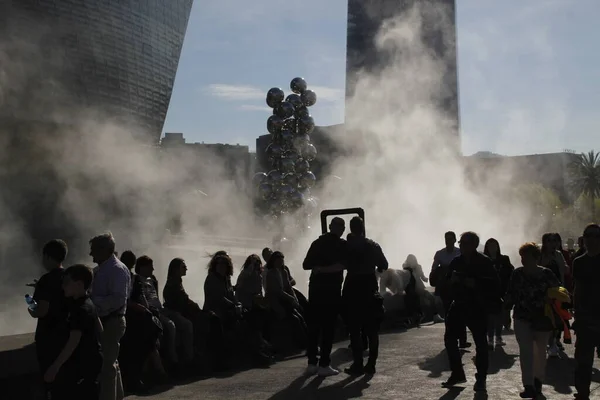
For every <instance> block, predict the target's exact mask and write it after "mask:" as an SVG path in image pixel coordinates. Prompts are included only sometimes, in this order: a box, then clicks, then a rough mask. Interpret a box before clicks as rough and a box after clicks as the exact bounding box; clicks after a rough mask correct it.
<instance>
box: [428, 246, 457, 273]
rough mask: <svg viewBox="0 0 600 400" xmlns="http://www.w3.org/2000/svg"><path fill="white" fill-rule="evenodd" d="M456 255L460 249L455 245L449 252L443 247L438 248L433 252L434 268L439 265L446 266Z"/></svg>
mask: <svg viewBox="0 0 600 400" xmlns="http://www.w3.org/2000/svg"><path fill="white" fill-rule="evenodd" d="M458 256H460V249H459V248H458V247H455V248H454V250H452V251H451V252H449V251H448V250H447V249H446V248H445V247H444V248H443V249H441V250H438V251H437V252H436V253H435V256H433V265H434V268H437V267H439V266H442V267H447V266H448V265H450V263H451V262H452V260H454V259H455V258H456V257H458Z"/></svg>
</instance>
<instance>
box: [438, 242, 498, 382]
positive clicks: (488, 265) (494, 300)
mask: <svg viewBox="0 0 600 400" xmlns="http://www.w3.org/2000/svg"><path fill="white" fill-rule="evenodd" d="M477 247H479V236H477V234H476V233H475V232H465V233H463V234H462V235H461V238H460V252H461V255H460V256H458V257H456V258H455V259H454V260H452V262H451V263H450V266H449V267H448V277H447V279H448V280H449V282H450V285H451V286H450V296H451V299H452V304H451V305H450V308H449V310H448V313H447V314H446V332H445V333H444V344H445V346H446V352H447V353H448V361H449V363H450V370H451V371H452V373H451V375H450V378H448V380H447V381H446V382H444V383H443V384H442V386H444V387H452V386H454V385H456V384H459V383H464V382H466V381H467V380H466V377H465V370H464V369H463V365H462V361H461V355H460V350H459V347H458V338H459V337H460V336H461V335H462V332H463V330H464V329H465V326H467V327H468V328H469V330H470V331H471V334H472V335H473V340H474V341H475V367H476V368H477V374H476V375H475V377H476V382H475V386H474V387H473V390H475V391H476V392H485V391H486V378H487V371H488V362H489V360H488V342H487V325H488V318H489V315H490V313H495V312H499V311H500V310H501V309H502V299H501V297H500V279H499V278H498V274H497V273H496V270H495V269H494V265H493V263H492V260H490V259H489V258H488V257H486V256H485V255H483V254H481V253H479V252H478V251H477Z"/></svg>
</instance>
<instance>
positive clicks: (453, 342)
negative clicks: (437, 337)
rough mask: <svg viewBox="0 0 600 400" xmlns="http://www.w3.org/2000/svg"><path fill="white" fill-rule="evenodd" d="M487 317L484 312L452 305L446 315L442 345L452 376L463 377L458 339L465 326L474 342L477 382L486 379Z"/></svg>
mask: <svg viewBox="0 0 600 400" xmlns="http://www.w3.org/2000/svg"><path fill="white" fill-rule="evenodd" d="M487 324H488V315H487V313H485V312H482V311H478V310H472V309H470V308H469V306H465V305H460V304H458V305H457V304H456V303H453V304H452V305H451V306H450V309H449V310H448V313H447V314H446V332H445V333H444V344H445V346H446V352H447V353H448V361H449V363H450V370H451V371H452V375H453V376H464V374H465V371H464V369H463V365H462V362H461V354H460V350H459V348H458V339H459V337H460V336H461V335H462V334H463V331H464V329H465V326H466V327H468V328H469V330H470V331H471V334H472V335H473V341H474V342H475V367H476V369H477V380H481V381H485V379H486V377H487V371H488V364H489V355H488V348H487V346H488V341H487Z"/></svg>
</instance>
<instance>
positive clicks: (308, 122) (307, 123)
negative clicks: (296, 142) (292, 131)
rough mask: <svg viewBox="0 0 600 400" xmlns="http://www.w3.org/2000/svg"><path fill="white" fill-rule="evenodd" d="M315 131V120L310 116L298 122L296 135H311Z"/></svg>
mask: <svg viewBox="0 0 600 400" xmlns="http://www.w3.org/2000/svg"><path fill="white" fill-rule="evenodd" d="M314 130H315V120H314V119H313V117H311V116H310V115H309V116H308V117H302V118H300V119H299V120H298V133H306V134H309V135H310V134H311V133H312V132H313V131H314Z"/></svg>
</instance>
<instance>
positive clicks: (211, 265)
mask: <svg viewBox="0 0 600 400" xmlns="http://www.w3.org/2000/svg"><path fill="white" fill-rule="evenodd" d="M223 253H224V254H223ZM221 261H223V262H225V264H226V265H227V273H226V275H227V276H232V275H233V261H232V260H231V257H229V255H228V254H227V253H226V252H217V253H215V255H214V256H213V258H211V259H210V261H209V262H208V266H207V268H208V272H209V273H211V272H215V271H216V268H217V264H218V263H219V262H221Z"/></svg>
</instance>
